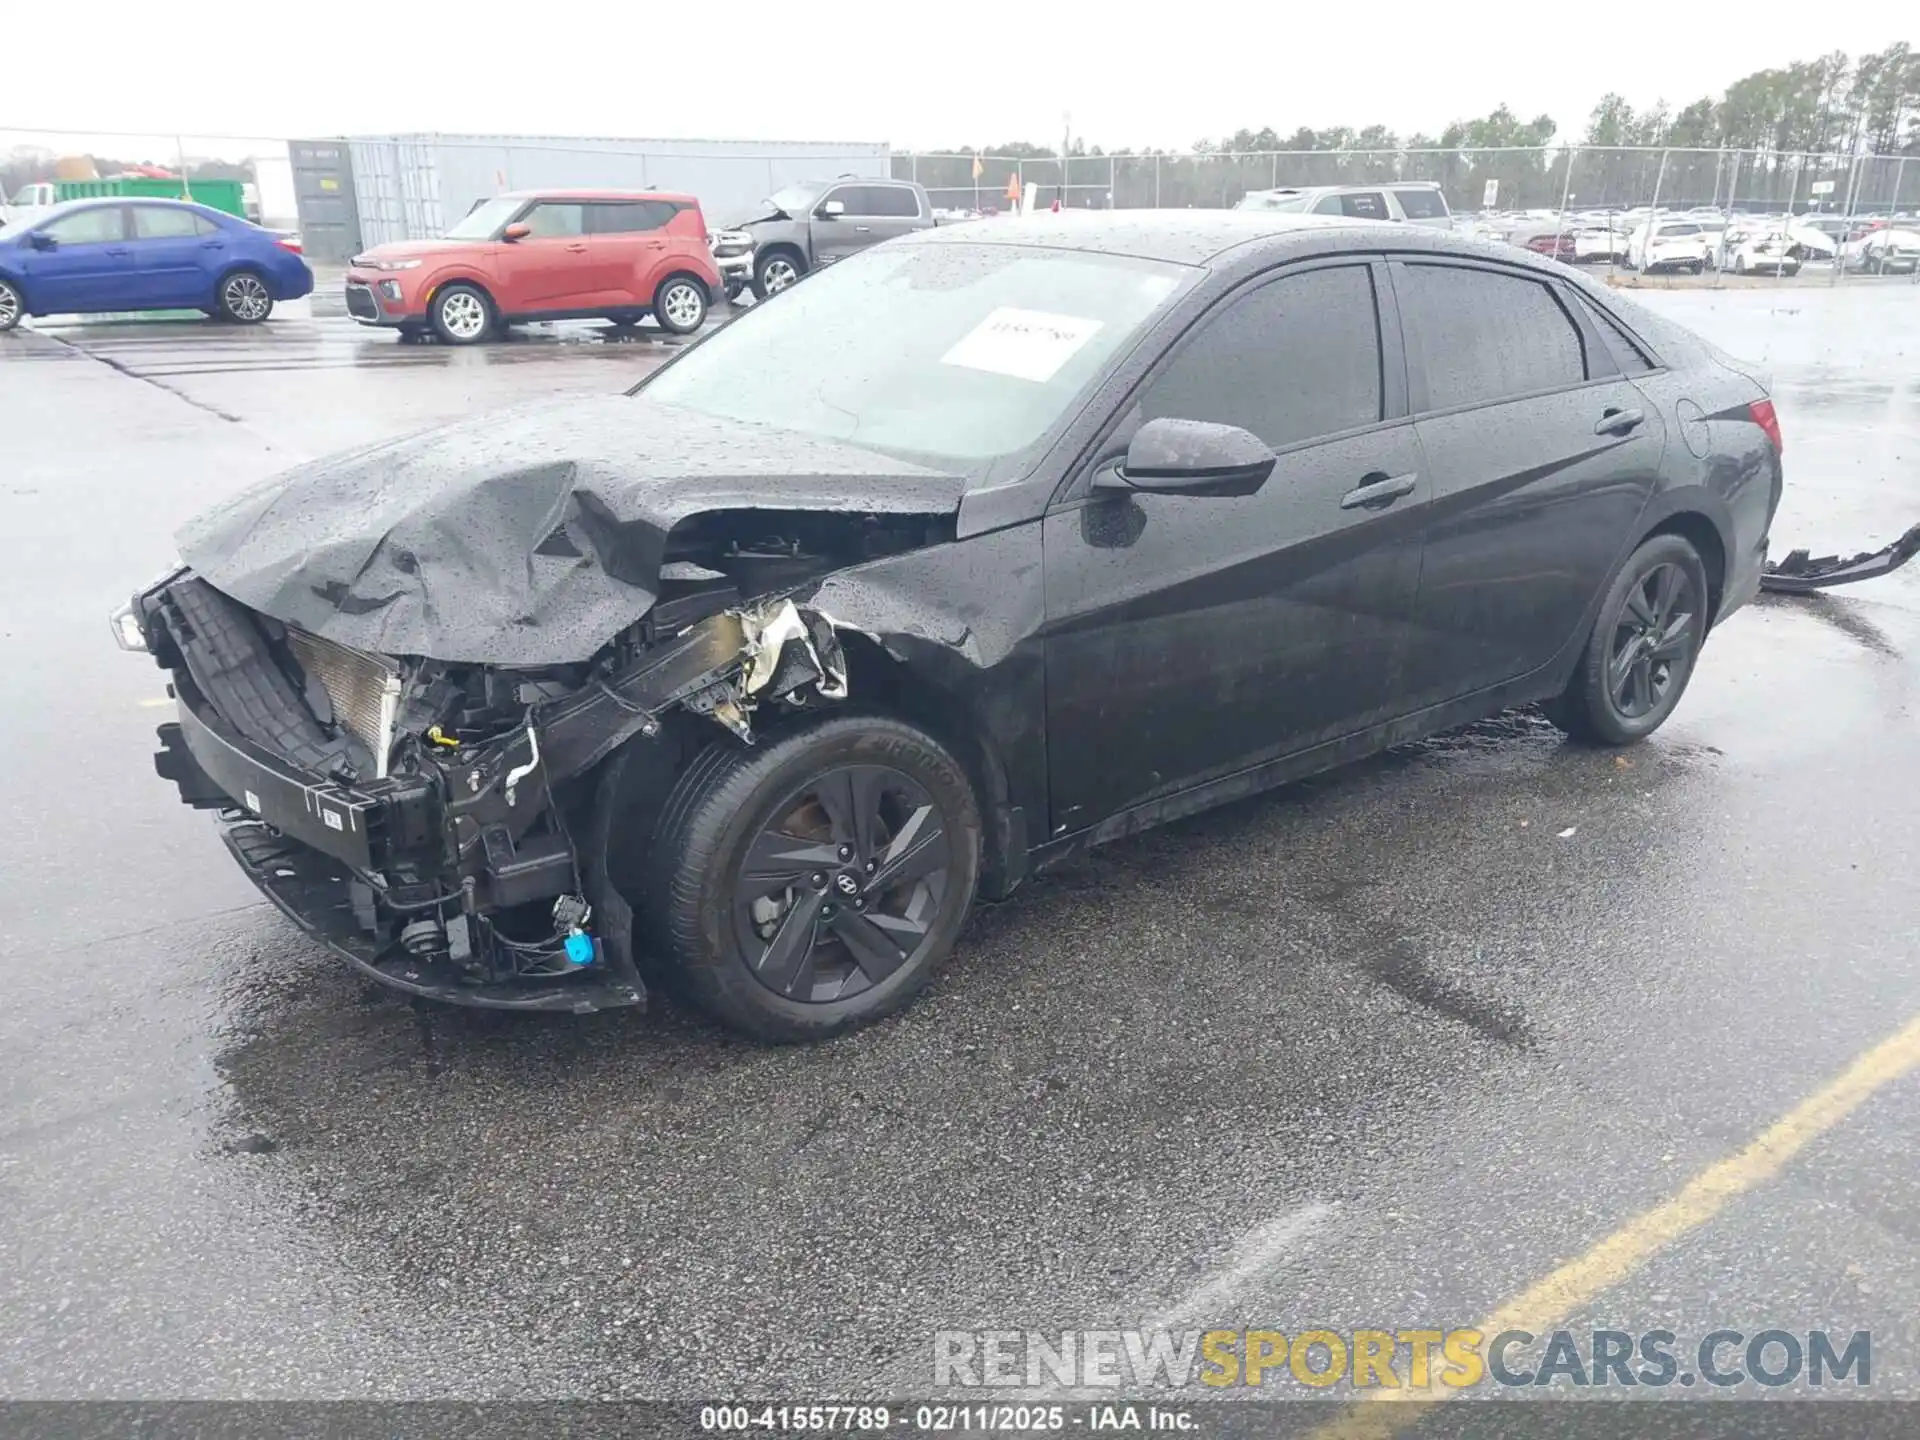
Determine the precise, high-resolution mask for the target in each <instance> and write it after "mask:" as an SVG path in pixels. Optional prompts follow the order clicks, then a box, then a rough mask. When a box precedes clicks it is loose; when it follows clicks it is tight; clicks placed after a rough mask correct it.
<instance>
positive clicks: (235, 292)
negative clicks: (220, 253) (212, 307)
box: [216, 270, 273, 325]
mask: <svg viewBox="0 0 1920 1440" xmlns="http://www.w3.org/2000/svg"><path fill="white" fill-rule="evenodd" d="M216 305H217V308H218V310H219V312H220V318H221V319H222V320H231V321H233V322H234V323H235V324H236V325H258V324H259V323H260V322H261V321H262V320H264V319H266V318H267V317H268V316H269V315H271V314H272V313H273V296H271V295H269V294H268V293H267V286H266V282H265V281H264V280H262V279H261V278H260V277H259V276H258V275H256V274H254V273H253V272H252V271H251V270H236V271H234V272H233V274H231V275H229V276H227V278H226V279H224V280H222V281H221V282H220V293H219V295H218V296H217V297H216Z"/></svg>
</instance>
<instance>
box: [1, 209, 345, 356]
mask: <svg viewBox="0 0 1920 1440" xmlns="http://www.w3.org/2000/svg"><path fill="white" fill-rule="evenodd" d="M312 289H313V272H312V271H311V270H309V269H308V268H307V262H306V261H305V260H304V259H302V258H301V256H300V252H299V249H298V247H297V246H295V245H294V244H293V243H292V242H290V241H287V240H283V239H281V238H280V237H279V236H277V235H275V234H274V233H273V232H272V231H271V230H263V229H261V228H260V227H259V226H258V225H253V224H250V223H248V222H247V221H245V220H241V219H238V218H236V217H235V216H232V215H226V214H222V213H221V212H220V211H218V210H209V209H208V208H207V207H206V206H204V205H194V204H190V203H188V202H187V201H184V200H71V201H68V202H67V203H66V204H64V205H55V206H54V207H52V208H51V209H49V210H46V211H44V212H42V213H41V214H39V215H36V216H34V217H33V218H32V219H31V220H28V221H26V222H25V223H24V224H22V225H21V226H20V228H19V229H18V230H17V231H16V230H14V229H11V228H9V229H7V230H0V331H5V330H11V329H13V327H14V326H16V325H18V324H19V323H20V322H21V321H22V320H23V319H25V318H26V317H27V316H29V315H73V314H88V313H98V312H100V311H109V310H115V311H117V310H204V311H206V312H207V313H208V314H209V315H212V316H215V317H216V318H219V319H222V320H232V321H237V322H239V323H240V324H245V325H251V324H255V323H257V322H259V321H261V320H264V319H266V318H267V316H269V315H270V314H272V313H273V306H274V302H275V301H277V300H297V299H299V298H300V297H301V296H302V295H306V294H308V293H310V292H311V291H312Z"/></svg>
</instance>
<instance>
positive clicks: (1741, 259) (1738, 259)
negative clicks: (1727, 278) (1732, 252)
mask: <svg viewBox="0 0 1920 1440" xmlns="http://www.w3.org/2000/svg"><path fill="white" fill-rule="evenodd" d="M1733 273H1734V274H1736V275H1744V274H1746V273H1747V252H1746V251H1744V250H1742V251H1741V252H1740V253H1739V254H1738V255H1736V256H1734V257H1733Z"/></svg>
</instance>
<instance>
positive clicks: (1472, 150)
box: [895, 42, 1920, 209]
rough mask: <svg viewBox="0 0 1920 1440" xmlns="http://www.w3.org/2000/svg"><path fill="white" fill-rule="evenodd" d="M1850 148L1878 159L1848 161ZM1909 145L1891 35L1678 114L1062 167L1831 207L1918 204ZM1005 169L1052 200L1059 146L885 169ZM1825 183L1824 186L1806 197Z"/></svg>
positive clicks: (1198, 201) (936, 187)
mask: <svg viewBox="0 0 1920 1440" xmlns="http://www.w3.org/2000/svg"><path fill="white" fill-rule="evenodd" d="M1568 147H1578V148H1577V149H1572V150H1570V149H1569V148H1568ZM1663 150H1665V151H1668V153H1667V154H1665V155H1664V156H1663V155H1662V154H1661V153H1660V152H1661V151H1663ZM1285 152H1292V153H1285ZM1687 152H1693V153H1687ZM1723 152H1732V153H1723ZM974 155H979V156H980V157H981V159H980V168H981V170H982V172H983V173H982V174H981V175H980V176H979V177H978V178H977V179H976V178H975V177H974V176H973V173H972V170H973V158H972V157H973V156H974ZM1862 155H1874V156H1883V157H1890V158H1887V159H1883V160H1872V161H1862V162H1860V163H1859V164H1857V165H1856V164H1855V163H1854V161H1855V157H1857V156H1862ZM1906 156H1916V157H1920V54H1915V53H1914V52H1913V50H1912V49H1911V47H1910V46H1909V45H1908V44H1907V43H1906V42H1901V43H1898V44H1894V45H1889V46H1888V47H1887V48H1886V49H1884V50H1880V51H1877V52H1875V53H1873V54H1870V55H1862V56H1860V57H1858V58H1857V59H1854V58H1851V57H1849V56H1847V55H1846V54H1844V53H1842V52H1840V51H1835V52H1833V53H1832V54H1828V55H1823V56H1821V57H1820V58H1819V59H1816V60H1806V61H1796V62H1794V63H1792V64H1790V65H1787V66H1785V67H1783V68H1779V69H1767V70H1757V71H1755V72H1754V73H1753V74H1751V75H1747V76H1744V77H1743V78H1741V79H1739V80H1736V81H1735V82H1734V83H1733V84H1731V85H1729V86H1728V87H1727V88H1726V90H1725V91H1724V92H1723V93H1722V94H1721V95H1719V96H1718V97H1715V96H1711V95H1709V96H1703V97H1701V98H1700V99H1697V100H1694V101H1693V102H1691V103H1690V104H1687V105H1684V106H1682V107H1681V108H1680V109H1678V110H1677V111H1676V110H1674V109H1673V108H1672V107H1671V106H1670V105H1669V104H1668V103H1667V102H1666V101H1665V100H1660V101H1657V102H1656V103H1654V104H1653V105H1652V106H1650V107H1648V108H1646V109H1644V110H1636V109H1635V108H1634V106H1633V105H1632V104H1631V103H1630V102H1629V101H1628V100H1627V98H1626V97H1625V96H1623V95H1619V94H1608V95H1606V96H1604V97H1602V98H1601V100H1600V102H1599V103H1598V104H1597V105H1595V106H1594V108H1593V111H1592V113H1591V114H1590V115H1589V116H1588V117H1587V123H1586V126H1585V129H1584V131H1583V133H1581V134H1580V135H1578V136H1571V135H1562V134H1561V131H1560V127H1559V125H1558V124H1557V123H1556V121H1555V120H1554V118H1553V117H1552V116H1550V115H1544V114H1542V115H1536V116H1534V117H1532V118H1531V119H1522V118H1521V117H1520V116H1517V115H1515V114H1514V113H1513V112H1512V111H1511V110H1510V109H1509V108H1508V107H1507V106H1506V105H1499V106H1496V107H1495V108H1494V109H1493V110H1492V111H1491V112H1489V113H1488V114H1486V115H1483V116H1480V117H1478V118H1477V119H1470V120H1456V121H1454V122H1452V123H1451V124H1449V125H1447V126H1445V127H1444V128H1443V129H1441V130H1440V131H1439V133H1438V134H1434V135H1429V134H1426V133H1424V132H1416V133H1413V134H1408V135H1404V136H1403V135H1400V134H1397V133H1396V132H1394V131H1392V130H1390V129H1388V128H1387V127H1386V126H1384V125H1368V126H1364V127H1361V128H1359V129H1355V128H1353V127H1351V126H1345V125H1339V126H1333V127H1331V128H1327V129H1314V128H1312V127H1309V126H1301V127H1300V128H1298V129H1296V130H1294V131H1293V132H1292V133H1290V134H1284V135H1283V134H1281V133H1280V132H1278V131H1276V130H1274V129H1272V128H1271V127H1266V128H1263V129H1259V130H1249V129H1241V130H1237V131H1235V132H1234V133H1233V134H1231V135H1228V136H1224V137H1221V138H1218V139H1203V140H1200V141H1197V142H1196V143H1195V144H1194V145H1193V146H1192V148H1191V149H1190V150H1186V151H1178V150H1151V149H1149V150H1138V151H1125V152H1124V153H1120V152H1116V153H1115V154H1108V153H1106V152H1103V151H1102V150H1101V148H1100V147H1099V146H1098V145H1094V146H1092V147H1087V146H1086V145H1085V143H1084V142H1075V143H1074V144H1073V146H1072V148H1071V149H1070V150H1069V152H1068V155H1067V157H1066V160H1065V175H1064V179H1065V182H1066V187H1067V188H1066V201H1067V203H1068V204H1070V205H1073V206H1076V207H1078V206H1094V207H1099V206H1104V205H1107V204H1109V203H1110V204H1112V205H1114V206H1115V207H1119V208H1132V207H1138V206H1146V205H1159V206H1170V207H1176V208H1178V207H1186V206H1198V207H1206V206H1219V205H1231V204H1233V203H1234V202H1235V201H1236V200H1238V199H1239V198H1240V196H1241V195H1243V194H1245V193H1246V192H1247V191H1248V190H1259V189H1266V188H1270V187H1272V186H1277V185H1328V184H1360V183H1369V182H1374V183H1377V182H1381V181H1387V180H1433V181H1437V182H1439V183H1440V184H1441V185H1442V186H1443V187H1444V188H1445V189H1446V192H1447V197H1448V199H1449V201H1450V202H1451V203H1452V204H1453V206H1454V207H1455V208H1456V209H1468V208H1478V207H1479V205H1480V203H1481V200H1482V198H1483V196H1484V194H1485V190H1486V182H1487V181H1489V180H1494V181H1497V182H1498V187H1497V203H1498V204H1499V205H1500V206H1502V207H1503V208H1504V207H1516V206H1517V207H1557V206H1558V205H1559V204H1561V203H1562V201H1563V200H1566V201H1568V203H1570V204H1571V205H1573V206H1575V207H1578V208H1597V207H1618V206H1627V205H1634V204H1648V203H1651V199H1652V197H1653V194H1654V191H1655V188H1656V186H1657V187H1658V189H1659V192H1660V197H1661V203H1662V204H1663V205H1665V204H1669V203H1671V204H1674V205H1693V204H1732V205H1737V206H1743V207H1750V208H1763V207H1777V206H1781V205H1793V206H1795V207H1796V208H1808V207H1810V206H1813V205H1825V206H1826V207H1828V208H1839V207H1840V206H1842V205H1844V204H1846V203H1848V201H1849V199H1851V201H1852V203H1853V206H1854V208H1856V209H1860V208H1866V207H1868V206H1893V205H1901V204H1905V205H1911V204H1914V203H1915V202H1916V201H1920V162H1916V163H1914V164H1913V165H1911V166H1908V165H1904V164H1902V163H1901V160H1902V159H1903V158H1904V157H1906ZM1021 162H1025V163H1024V164H1023V163H1021ZM1016 169H1017V170H1019V171H1020V172H1021V173H1022V174H1023V176H1024V178H1025V180H1026V181H1027V182H1028V183H1030V184H1038V185H1040V186H1041V187H1042V193H1043V194H1044V195H1046V196H1047V198H1048V199H1049V200H1051V198H1052V196H1053V194H1055V193H1057V188H1058V187H1059V186H1060V184H1061V181H1062V178H1063V176H1062V162H1061V156H1060V150H1059V147H1058V146H1057V145H1054V146H1047V145H1036V144H1032V143H1030V142H1013V143H1008V144H1002V145H991V146H982V147H973V146H962V147H959V148H958V150H957V151H955V152H950V153H948V154H945V155H938V156H918V157H909V156H900V157H896V160H895V173H896V175H898V176H899V177H900V178H903V179H906V178H912V179H917V180H919V181H920V183H921V184H923V185H925V186H927V188H928V189H929V190H930V191H933V192H934V200H935V203H936V204H940V205H949V206H958V205H963V204H968V203H971V202H970V199H969V197H971V196H973V195H975V194H976V193H977V194H978V195H979V197H980V200H981V203H982V204H985V203H987V202H989V201H997V202H998V203H1000V204H1001V205H1002V206H1004V204H1005V200H1004V198H1003V196H1004V193H1005V191H1006V188H1007V182H1008V179H1009V177H1010V176H1012V175H1013V174H1014V173H1015V171H1016ZM1908 169H1911V170H1912V171H1913V173H1912V174H1911V175H1909V174H1907V173H1906V171H1907V170H1908ZM1823 182H1824V183H1826V184H1830V185H1831V186H1832V189H1831V191H1827V192H1825V193H1824V194H1823V195H1821V196H1819V197H1815V196H1814V195H1813V193H1812V192H1813V187H1815V186H1816V185H1820V184H1822V183H1823Z"/></svg>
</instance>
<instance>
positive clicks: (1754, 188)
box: [893, 145, 1920, 215]
mask: <svg viewBox="0 0 1920 1440" xmlns="http://www.w3.org/2000/svg"><path fill="white" fill-rule="evenodd" d="M1909 162H1911V163H1909ZM976 169H977V171H978V173H977V174H976V173H975V172H976ZM893 174H894V177H895V178H896V179H900V180H914V181H917V182H918V183H919V184H921V185H924V186H925V187H926V188H927V192H928V194H929V195H930V196H931V197H932V199H933V203H934V204H935V206H937V207H939V208H941V209H949V210H980V211H989V210H1005V209H1007V208H1009V207H1010V205H1011V204H1012V202H1013V198H1014V196H1015V194H1017V193H1018V192H1019V191H1022V190H1025V189H1026V188H1028V187H1032V186H1038V187H1039V192H1040V196H1041V197H1042V200H1043V203H1045V204H1049V205H1050V204H1051V203H1052V202H1053V201H1054V200H1055V199H1056V198H1058V199H1059V200H1060V201H1061V202H1062V204H1064V205H1066V206H1069V207H1071V208H1074V209H1116V210H1135V209H1147V208H1152V209H1175V210H1178V209H1219V208H1225V207H1229V206H1232V205H1235V204H1237V203H1239V201H1240V200H1241V199H1242V198H1243V197H1245V196H1246V195H1247V194H1248V193H1249V192H1250V191H1256V190H1276V189H1281V188H1284V187H1305V186H1313V185H1380V184H1390V183H1392V182H1395V181H1408V180H1423V181H1433V182H1436V183H1438V184H1439V185H1440V187H1441V189H1442V190H1443V191H1444V192H1445V194H1446V197H1447V201H1448V204H1449V206H1450V207H1451V208H1452V209H1453V210H1455V211H1480V210H1489V209H1494V210H1501V211H1514V210H1542V211H1553V212H1556V213H1557V212H1558V211H1559V210H1561V209H1562V208H1566V209H1568V210H1629V209H1634V208H1638V207H1646V208H1653V207H1656V206H1657V207H1659V208H1661V209H1688V208H1695V207H1710V208H1714V209H1720V210H1735V211H1741V210H1745V211H1766V210H1772V211H1777V212H1780V213H1794V214H1801V213H1806V212H1815V211H1817V212H1824V213H1831V214H1848V213H1853V214H1868V213H1879V214H1885V215H1891V214H1894V213H1909V214H1911V213H1912V212H1914V211H1915V210H1920V153H1916V154H1914V155H1855V156H1846V155H1837V154H1808V153H1798V152H1782V151H1770V150H1690V149H1673V148H1666V149H1662V148H1637V149H1605V148H1599V147H1594V146H1582V145H1567V146H1551V147H1542V148H1527V149H1517V148H1516V149H1498V150H1281V151H1262V152H1259V153H1252V154H1232V153H1221V154H1213V153H1207V154H1195V155H1177V154H1146V155H1073V156H1069V157H1068V158H1067V160H1066V161H1065V169H1064V175H1063V173H1062V161H1061V159H1060V157H1059V156H1057V155H1053V156H1039V157H1031V156H1029V157H1021V156H1011V155H990V154H983V155H978V156H976V155H972V154H958V153H949V154H929V153H905V154H896V155H894V157H893ZM1016 180H1017V181H1018V186H1017V187H1015V186H1014V184H1013V183H1012V182H1014V181H1016Z"/></svg>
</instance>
